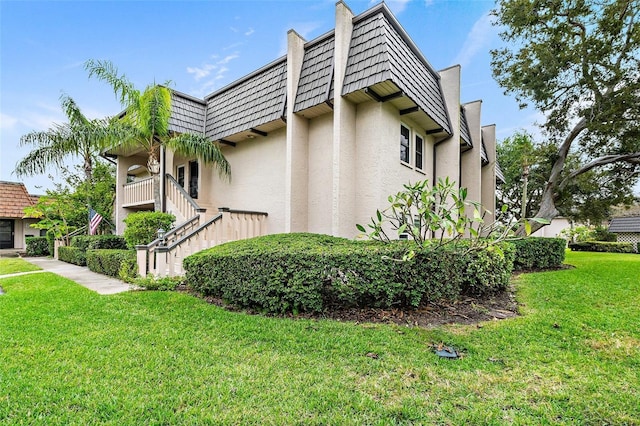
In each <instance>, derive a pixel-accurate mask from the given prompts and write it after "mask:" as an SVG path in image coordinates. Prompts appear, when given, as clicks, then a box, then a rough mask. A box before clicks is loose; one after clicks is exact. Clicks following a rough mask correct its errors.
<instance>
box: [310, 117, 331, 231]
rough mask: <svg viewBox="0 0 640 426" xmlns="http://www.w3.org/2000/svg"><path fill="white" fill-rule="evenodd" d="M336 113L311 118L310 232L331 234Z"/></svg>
mask: <svg viewBox="0 0 640 426" xmlns="http://www.w3.org/2000/svg"><path fill="white" fill-rule="evenodd" d="M332 146H333V114H324V115H321V116H320V117H316V118H314V119H312V120H310V121H309V162H308V164H309V168H308V185H307V187H308V190H309V196H308V221H307V223H308V231H309V232H314V233H318V234H331V224H332V215H333V211H332V199H333V157H332Z"/></svg>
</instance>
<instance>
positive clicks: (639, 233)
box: [609, 215, 640, 251]
mask: <svg viewBox="0 0 640 426" xmlns="http://www.w3.org/2000/svg"><path fill="white" fill-rule="evenodd" d="M609 232H613V233H614V234H616V235H617V236H618V242H620V243H632V244H633V246H634V248H635V249H636V251H638V250H640V247H638V244H640V215H638V216H622V217H614V218H613V219H611V222H610V223H609Z"/></svg>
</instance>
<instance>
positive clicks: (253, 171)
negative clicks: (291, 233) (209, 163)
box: [200, 128, 286, 234]
mask: <svg viewBox="0 0 640 426" xmlns="http://www.w3.org/2000/svg"><path fill="white" fill-rule="evenodd" d="M223 153H224V155H225V157H226V158H227V161H228V162H229V164H230V165H231V181H230V182H225V181H222V180H220V178H219V176H218V174H217V172H215V171H213V170H209V171H207V172H206V173H204V174H203V176H208V179H203V180H202V186H201V190H200V191H201V193H204V192H208V194H207V198H208V199H210V200H211V201H212V206H211V208H212V209H214V211H216V212H217V209H218V208H220V207H228V208H231V209H236V210H251V211H262V212H267V213H269V217H268V218H267V229H268V232H269V233H270V234H275V233H280V232H285V223H284V219H285V169H286V168H285V163H286V130H285V129H284V128H283V129H279V130H277V131H274V132H271V133H269V135H268V136H266V137H256V138H255V139H251V140H246V141H243V142H240V143H238V144H237V145H236V146H235V147H225V148H224V150H223ZM201 169H204V168H201Z"/></svg>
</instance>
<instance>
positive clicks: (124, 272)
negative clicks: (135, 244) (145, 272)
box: [87, 249, 137, 282]
mask: <svg viewBox="0 0 640 426" xmlns="http://www.w3.org/2000/svg"><path fill="white" fill-rule="evenodd" d="M87 266H88V267H89V269H90V270H92V271H93V272H97V273H99V274H103V275H108V276H110V277H115V278H121V279H123V277H126V278H129V279H123V280H124V281H127V282H130V279H131V278H133V277H135V276H136V273H137V264H136V252H135V251H134V250H122V249H91V250H88V251H87Z"/></svg>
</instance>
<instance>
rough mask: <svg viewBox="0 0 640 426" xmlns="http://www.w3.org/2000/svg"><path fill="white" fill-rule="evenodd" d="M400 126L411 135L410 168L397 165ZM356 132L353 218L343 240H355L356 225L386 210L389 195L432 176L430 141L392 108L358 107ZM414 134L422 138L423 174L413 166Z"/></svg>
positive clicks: (383, 105)
mask: <svg viewBox="0 0 640 426" xmlns="http://www.w3.org/2000/svg"><path fill="white" fill-rule="evenodd" d="M401 123H402V124H404V125H405V126H407V127H409V128H410V130H411V131H412V133H411V139H412V143H411V145H410V151H411V160H410V164H405V163H403V162H401V161H400V124H401ZM356 132H357V140H358V145H357V156H356V161H355V164H354V167H355V168H356V169H357V175H356V179H355V182H354V183H355V185H356V194H357V195H356V208H355V210H356V216H355V221H354V223H353V229H352V231H351V233H350V234H349V235H343V236H345V237H354V236H356V235H357V234H358V231H357V229H356V228H355V224H356V223H360V224H363V225H365V224H367V223H369V222H370V218H371V217H372V216H374V215H375V212H376V210H378V209H380V210H382V209H384V208H386V207H388V205H389V201H388V197H389V195H392V194H395V193H397V192H399V191H401V190H402V189H403V185H404V184H406V183H409V182H411V183H414V182H416V181H419V180H425V179H429V181H430V182H431V176H432V175H433V167H432V165H433V143H434V141H433V139H432V138H431V137H429V136H426V135H424V134H422V131H421V130H420V128H419V126H417V124H416V123H415V122H413V121H411V120H408V119H401V118H400V114H399V112H398V110H397V109H396V108H395V107H394V106H393V105H391V104H388V103H379V102H373V101H372V102H366V103H363V104H360V105H358V112H357V121H356ZM415 132H418V134H421V136H423V137H424V153H425V157H424V169H423V171H419V170H416V169H415V167H414V166H413V165H414V164H415V158H414V156H415V146H414V145H413V139H414V135H415Z"/></svg>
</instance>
